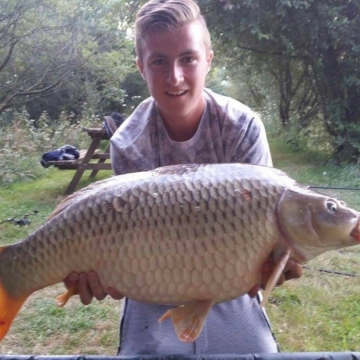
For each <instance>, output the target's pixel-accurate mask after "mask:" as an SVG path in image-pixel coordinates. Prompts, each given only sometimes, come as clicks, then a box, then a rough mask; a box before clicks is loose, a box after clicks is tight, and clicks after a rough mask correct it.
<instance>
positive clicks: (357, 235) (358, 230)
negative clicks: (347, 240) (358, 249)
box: [350, 220, 360, 243]
mask: <svg viewBox="0 0 360 360" xmlns="http://www.w3.org/2000/svg"><path fill="white" fill-rule="evenodd" d="M350 236H352V237H353V238H354V239H355V240H356V241H357V242H358V243H360V220H359V221H358V222H357V224H356V226H355V227H354V229H353V230H352V231H351V233H350Z"/></svg>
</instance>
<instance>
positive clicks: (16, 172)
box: [0, 111, 101, 184]
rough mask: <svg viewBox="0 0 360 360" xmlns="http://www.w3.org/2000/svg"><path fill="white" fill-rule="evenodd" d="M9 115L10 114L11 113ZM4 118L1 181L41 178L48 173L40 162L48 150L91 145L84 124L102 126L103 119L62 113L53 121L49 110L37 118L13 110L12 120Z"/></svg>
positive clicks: (0, 143)
mask: <svg viewBox="0 0 360 360" xmlns="http://www.w3.org/2000/svg"><path fill="white" fill-rule="evenodd" d="M7 117H8V114H7ZM1 120H2V119H0V168H1V169H2V171H1V172H0V183H2V184H5V183H11V182H14V181H18V180H24V179H31V178H37V177H40V176H42V175H43V174H44V173H45V171H46V170H45V169H43V168H42V166H41V165H40V159H41V156H42V154H43V153H44V152H46V151H49V150H52V149H57V148H59V147H60V146H62V145H65V144H71V145H73V146H76V147H77V148H79V149H80V148H87V147H88V145H89V137H88V136H87V135H86V133H84V132H83V131H82V128H83V127H91V126H92V127H99V126H101V120H100V119H99V118H98V117H97V116H94V115H88V116H87V117H83V118H82V119H81V120H80V121H77V122H74V121H73V116H71V115H66V114H65V113H62V114H61V115H60V117H59V119H58V121H56V122H53V121H51V120H50V119H49V117H48V116H47V114H46V113H43V114H42V116H41V117H40V119H39V120H37V121H34V120H32V119H30V118H29V116H28V114H27V113H26V112H25V111H23V112H20V113H13V114H12V116H11V120H10V121H9V120H8V119H6V121H1Z"/></svg>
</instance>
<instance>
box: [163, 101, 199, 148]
mask: <svg viewBox="0 0 360 360" xmlns="http://www.w3.org/2000/svg"><path fill="white" fill-rule="evenodd" d="M201 101H202V104H201V105H202V106H199V107H198V108H197V109H195V111H194V112H192V113H189V114H187V115H185V116H176V115H168V114H161V111H160V114H161V116H162V119H163V121H164V125H165V128H166V130H167V132H168V135H169V137H170V139H171V140H174V141H187V140H190V139H191V138H192V137H193V136H194V135H195V133H196V131H197V129H198V127H199V124H200V120H201V117H202V115H203V112H204V110H205V104H206V101H205V98H203V99H202V100H201Z"/></svg>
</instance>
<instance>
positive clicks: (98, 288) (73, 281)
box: [64, 271, 123, 305]
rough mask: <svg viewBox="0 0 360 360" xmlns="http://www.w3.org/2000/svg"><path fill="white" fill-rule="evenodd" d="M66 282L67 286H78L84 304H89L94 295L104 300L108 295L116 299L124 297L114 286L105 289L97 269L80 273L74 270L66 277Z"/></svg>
mask: <svg viewBox="0 0 360 360" xmlns="http://www.w3.org/2000/svg"><path fill="white" fill-rule="evenodd" d="M64 283H65V286H66V287H67V288H73V287H75V288H77V290H78V292H79V296H80V300H81V302H82V303H83V304H84V305H89V304H90V303H91V301H92V299H93V298H94V297H95V299H97V300H103V299H104V298H105V297H106V295H110V296H111V297H112V298H113V299H115V300H120V299H122V298H123V296H122V295H121V294H120V293H119V292H118V291H117V290H115V289H114V288H111V287H109V288H107V289H106V291H105V289H104V288H103V287H102V285H101V283H100V280H99V277H98V275H97V273H96V272H95V271H90V272H88V273H80V274H78V273H76V272H73V273H71V274H70V275H68V276H67V277H66V278H65V279H64Z"/></svg>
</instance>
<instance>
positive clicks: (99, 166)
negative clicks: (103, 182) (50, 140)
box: [48, 116, 117, 195]
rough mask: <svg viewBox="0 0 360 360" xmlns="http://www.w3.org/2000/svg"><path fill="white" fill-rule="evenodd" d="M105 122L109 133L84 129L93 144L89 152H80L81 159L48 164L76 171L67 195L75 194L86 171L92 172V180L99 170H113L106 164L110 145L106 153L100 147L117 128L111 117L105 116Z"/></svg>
mask: <svg viewBox="0 0 360 360" xmlns="http://www.w3.org/2000/svg"><path fill="white" fill-rule="evenodd" d="M104 121H105V123H106V125H107V129H108V130H107V131H106V130H105V129H104V128H83V130H84V131H85V132H86V133H87V134H88V135H89V137H90V138H91V143H90V146H89V148H88V149H87V150H80V157H79V159H76V160H61V161H49V162H48V163H49V164H50V165H53V166H55V167H56V168H58V169H59V170H76V172H75V174H74V176H73V178H72V180H71V181H70V184H69V185H68V187H67V189H66V191H65V195H69V194H71V193H73V192H74V190H75V188H76V186H77V184H78V182H79V181H80V179H81V177H82V175H83V174H84V172H85V170H92V171H91V174H90V176H89V177H90V178H94V177H95V176H96V174H97V173H98V172H99V170H112V167H111V164H110V163H109V162H106V160H109V159H110V144H108V146H107V147H106V149H105V151H104V152H100V150H99V149H98V147H99V144H100V142H101V141H104V140H105V141H109V140H110V137H111V135H112V134H113V133H114V132H115V131H116V129H117V126H116V124H115V121H114V119H113V118H112V117H111V116H105V117H104ZM92 160H97V162H91V161H92Z"/></svg>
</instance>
